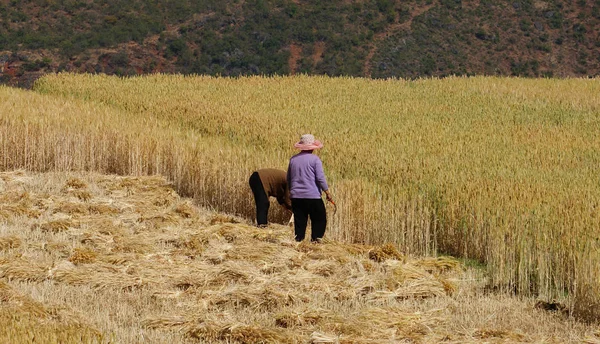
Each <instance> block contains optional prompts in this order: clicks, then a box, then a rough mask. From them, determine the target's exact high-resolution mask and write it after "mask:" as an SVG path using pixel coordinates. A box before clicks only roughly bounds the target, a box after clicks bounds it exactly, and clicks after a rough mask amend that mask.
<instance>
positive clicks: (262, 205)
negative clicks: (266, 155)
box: [249, 172, 270, 226]
mask: <svg viewBox="0 0 600 344" xmlns="http://www.w3.org/2000/svg"><path fill="white" fill-rule="evenodd" d="M249 184H250V189H252V194H254V203H256V224H257V225H258V226H266V225H267V217H268V215H269V205H270V203H269V196H267V193H266V192H265V188H264V187H263V185H262V182H261V181H260V177H259V176H258V172H254V173H252V175H251V176H250V180H249Z"/></svg>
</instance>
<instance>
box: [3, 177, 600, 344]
mask: <svg viewBox="0 0 600 344" xmlns="http://www.w3.org/2000/svg"><path fill="white" fill-rule="evenodd" d="M5 176H10V174H8V175H7V174H5ZM19 176H21V177H23V176H26V177H27V176H28V175H27V174H23V173H20V174H19ZM71 178H75V177H73V176H70V175H65V174H45V175H32V176H30V177H28V180H29V183H32V184H31V185H29V187H30V189H31V190H36V192H33V191H32V192H30V194H29V196H28V197H30V198H31V200H33V202H31V204H35V203H36V202H37V199H38V197H45V199H47V200H48V203H47V207H46V210H45V212H43V213H42V214H41V215H40V217H39V218H37V219H36V218H27V219H25V220H23V219H21V221H22V222H23V223H22V224H21V225H20V226H15V225H11V226H4V227H0V237H4V238H15V239H14V240H13V239H11V240H12V241H15V240H17V238H18V241H20V242H22V243H27V245H21V246H15V247H13V248H10V249H9V250H3V251H0V320H2V319H5V318H6V314H8V313H7V312H13V313H14V309H15V308H14V307H17V306H19V307H21V306H22V307H25V308H23V309H21V311H19V312H20V313H19V314H23V315H22V316H21V315H19V319H17V318H15V317H11V318H6V319H7V321H6V322H5V323H6V324H8V330H7V329H6V327H3V329H2V330H0V335H2V336H5V337H6V336H8V338H11V342H13V343H25V342H30V338H31V337H30V336H31V335H32V333H33V334H34V335H35V336H36V338H57V339H56V341H57V342H70V341H71V339H70V338H73V337H72V336H74V335H79V336H80V338H82V339H81V340H83V341H89V342H94V341H95V340H96V339H98V340H100V339H101V338H111V340H113V341H116V342H119V343H134V342H138V341H139V336H140V334H141V335H143V336H144V338H146V339H147V341H148V342H156V343H163V342H171V343H185V342H214V343H259V342H263V343H306V342H309V341H312V342H315V343H316V342H323V343H325V342H328V343H376V342H377V343H382V342H390V343H391V342H402V341H407V342H409V341H410V342H417V343H419V342H423V343H425V342H439V341H440V340H441V339H442V338H445V337H447V336H449V335H451V336H452V338H455V342H461V341H463V342H465V341H469V340H471V339H473V338H477V337H476V335H477V334H478V333H479V334H485V333H487V334H489V333H492V332H490V331H493V330H499V329H500V328H499V327H496V328H492V327H486V326H487V324H485V323H477V322H474V323H473V324H472V325H469V326H473V328H472V330H470V331H467V332H465V331H463V329H464V328H465V323H464V321H463V320H460V318H457V319H453V318H452V316H451V314H452V313H453V312H456V313H457V314H462V313H461V312H468V310H464V309H463V308H460V307H457V306H456V304H461V305H462V304H464V305H465V306H462V307H467V306H466V305H468V304H469V301H468V299H455V298H456V297H461V295H464V293H463V292H462V290H461V288H459V287H458V286H457V285H455V283H454V282H453V281H455V280H459V278H458V277H460V276H461V274H462V273H463V272H462V269H461V266H460V264H458V262H456V261H455V260H452V259H451V258H436V259H433V258H428V259H414V258H411V257H410V256H408V255H402V254H400V253H399V252H398V251H397V250H394V249H392V247H391V246H389V245H384V246H377V245H374V246H362V245H358V244H341V243H337V242H335V241H331V240H325V241H323V242H322V243H320V244H311V243H309V242H303V243H301V244H296V243H295V242H294V241H293V237H292V232H291V229H290V228H289V227H285V226H280V225H272V226H270V227H269V228H267V229H259V228H256V227H253V226H249V225H248V224H246V223H234V222H239V221H242V220H241V219H239V218H235V217H231V218H229V219H228V220H227V221H214V219H215V218H220V219H227V218H228V216H225V215H218V214H214V213H210V212H207V211H204V210H201V209H198V208H196V207H195V206H193V204H192V203H191V202H190V200H181V199H180V198H179V196H177V195H176V194H171V193H170V192H168V190H165V189H164V188H167V189H168V188H169V187H168V184H167V183H166V182H165V181H164V180H160V178H156V177H148V178H141V177H140V178H123V177H117V176H102V175H93V174H90V175H81V174H78V176H77V178H78V179H80V180H82V181H83V182H84V183H85V184H86V185H87V188H88V190H89V191H90V192H91V193H92V199H93V200H94V201H97V202H105V203H106V204H112V205H113V206H114V207H116V208H117V209H119V212H117V213H113V214H110V215H107V214H100V213H98V212H88V213H85V214H81V215H80V216H79V217H78V221H79V226H78V227H77V228H70V229H68V230H66V231H56V232H54V231H41V230H39V228H38V227H36V226H35V225H34V224H35V223H47V222H48V221H49V220H50V219H51V218H52V217H53V216H56V214H55V212H54V210H55V209H57V208H58V207H59V205H60V204H63V202H64V201H65V198H69V197H71V195H69V194H68V193H64V192H62V191H61V188H60V186H59V187H52V185H54V184H57V185H64V183H65V181H66V180H69V179H71ZM9 179H10V178H9ZM15 179H16V178H15ZM36 180H37V181H36ZM42 180H46V181H42ZM48 180H50V181H51V180H55V181H56V182H55V183H48ZM146 181H147V184H145V183H146ZM19 183H20V184H19V185H20V186H19V187H21V186H22V185H23V181H22V180H21V182H19ZM25 184H27V182H25ZM152 185H154V186H152ZM157 185H161V186H160V187H156V186H157ZM4 187H5V188H6V189H7V190H12V188H16V187H17V186H16V184H11V181H10V180H9V181H8V182H7V184H6V185H4ZM123 188H127V189H130V190H145V191H143V192H140V193H136V192H131V193H121V192H119V191H120V190H122V189H123ZM152 190H155V191H156V194H153V193H152ZM37 192H39V194H38V193H37ZM165 194H170V195H171V196H169V199H170V201H169V202H155V201H154V200H160V199H165V198H164V195H165ZM48 195H50V196H51V197H47V196H48ZM108 195H112V196H113V197H114V198H110V196H108ZM70 202H75V203H76V201H75V200H73V199H71V200H70ZM78 202H81V204H84V203H86V202H85V201H83V200H79V201H78ZM180 205H181V207H182V208H183V209H187V210H188V211H183V212H173V209H177V208H178V207H179V206H180ZM156 214H169V216H170V217H169V218H170V220H169V221H167V222H156V223H154V224H153V225H152V226H147V225H144V223H143V221H142V222H140V221H139V219H146V218H151V217H152V216H155V215H156ZM189 214H192V216H190V215H189ZM132 219H133V220H132ZM50 243H53V245H54V246H56V247H58V245H60V246H61V247H62V248H61V250H60V251H59V252H57V251H56V250H54V249H48V247H49V246H50ZM373 251H378V252H379V251H381V252H388V254H390V253H391V255H389V257H388V259H386V260H383V261H381V262H379V260H382V259H381V257H382V256H381V255H378V256H377V259H376V260H374V258H375V257H371V258H373V259H370V258H369V257H370V256H371V255H370V254H369V252H373ZM396 258H400V260H398V259H396ZM19 290H22V291H23V292H21V293H19V294H15V293H17V292H18V291H19ZM454 291H456V292H455V293H454V294H453V292H454ZM15 295H17V296H15ZM18 295H21V296H18ZM28 295H31V296H28ZM431 299H435V300H436V301H435V302H432V306H431V307H429V308H428V307H426V306H425V302H426V300H431ZM15 300H16V303H15ZM50 302H58V304H53V303H50ZM61 302H62V305H61ZM482 302H483V301H482ZM445 305H451V307H446V306H445ZM529 311H535V308H534V307H533V305H532V307H531V308H530V310H529ZM478 312H479V313H481V312H482V311H481V310H478ZM519 312H528V311H527V309H525V310H523V309H519ZM442 313H443V315H442ZM74 314H85V316H86V317H85V319H83V318H81V317H78V316H76V315H74ZM486 314H487V315H486V316H485V317H483V318H484V319H494V317H495V315H494V314H495V311H494V310H490V311H489V313H486ZM479 318H482V317H478V319H479ZM9 319H10V320H9ZM23 319H26V321H25V320H23ZM48 319H50V320H51V323H48V322H47V321H48ZM83 320H85V322H84V321H83ZM2 321H3V320H2ZM456 321H458V322H460V323H461V326H457V327H453V324H454V322H456ZM461 321H463V322H461ZM3 323H4V322H3ZM24 323H27V324H29V325H31V326H34V325H35V324H39V323H44V325H43V326H37V327H36V329H35V330H32V331H34V332H23V324H24ZM548 323H550V324H555V325H554V326H557V328H561V327H559V326H560V324H558V325H557V320H556V319H554V320H552V318H546V319H545V320H543V324H548ZM77 324H79V325H77ZM84 324H87V325H84ZM538 325H539V324H538ZM475 326H476V327H475ZM545 326H547V325H545ZM564 326H568V328H569V329H570V330H569V331H573V328H576V327H577V326H581V325H573V323H569V324H566V325H564ZM530 328H531V329H538V328H543V326H537V325H536V326H530ZM563 328H564V327H563ZM94 329H97V330H94ZM531 329H530V330H529V331H531ZM561 329H562V328H561ZM486 330H487V331H488V332H476V331H486ZM2 331H4V332H2ZM7 331H8V332H7ZM461 331H462V332H461ZM578 331H579V332H577V333H576V334H573V333H571V334H568V331H564V330H562V331H560V330H556V331H554V332H553V333H552V335H551V336H555V337H556V338H559V339H560V340H562V339H567V340H565V341H568V340H571V341H575V340H572V339H569V338H583V337H584V333H585V331H589V330H588V329H586V328H584V327H581V328H579V330H578ZM507 333H508V332H507ZM515 333H516V332H515ZM524 333H527V330H525V331H524ZM565 334H567V335H565ZM544 335H545V336H546V337H545V338H547V337H548V335H547V334H544ZM561 336H562V337H561ZM590 336H592V335H591V334H590V335H588V337H590ZM1 338H3V337H0V339H1ZM494 338H495V337H494ZM494 338H492V339H494ZM507 338H508V337H507ZM590 338H592V337H590ZM489 339H490V338H485V339H481V338H480V340H481V341H488V340H489ZM52 340H54V339H52ZM52 340H50V341H49V342H52ZM560 340H558V341H560ZM472 341H473V340H472ZM475 341H476V340H475Z"/></svg>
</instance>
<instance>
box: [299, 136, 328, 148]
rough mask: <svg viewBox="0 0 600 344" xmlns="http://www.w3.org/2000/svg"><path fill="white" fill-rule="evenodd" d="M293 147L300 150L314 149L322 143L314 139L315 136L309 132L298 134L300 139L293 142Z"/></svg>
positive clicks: (321, 145) (321, 146)
mask: <svg viewBox="0 0 600 344" xmlns="http://www.w3.org/2000/svg"><path fill="white" fill-rule="evenodd" d="M294 147H296V148H298V149H300V150H315V149H321V148H323V144H322V143H321V141H319V140H315V137H314V136H313V135H311V134H304V135H302V136H300V141H298V142H296V143H295V144H294Z"/></svg>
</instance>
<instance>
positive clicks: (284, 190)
mask: <svg viewBox="0 0 600 344" xmlns="http://www.w3.org/2000/svg"><path fill="white" fill-rule="evenodd" d="M249 184H250V188H251V189H252V194H253V195H254V202H255V204H256V225H257V226H258V227H266V226H267V223H268V220H267V218H268V215H269V205H270V203H269V197H275V198H276V199H277V202H279V204H281V205H282V206H283V207H284V208H286V209H288V210H292V203H291V200H290V193H289V189H288V187H287V179H286V173H285V171H282V170H277V169H274V168H263V169H260V170H258V171H255V172H253V173H252V175H250V180H249Z"/></svg>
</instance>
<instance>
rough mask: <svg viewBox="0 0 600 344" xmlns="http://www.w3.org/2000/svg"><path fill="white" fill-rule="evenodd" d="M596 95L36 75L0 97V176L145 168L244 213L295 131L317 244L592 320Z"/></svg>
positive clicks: (215, 204) (286, 153)
mask: <svg viewBox="0 0 600 344" xmlns="http://www.w3.org/2000/svg"><path fill="white" fill-rule="evenodd" d="M599 91H600V82H599V80H597V79H569V80H556V79H536V80H531V79H511V78H494V77H476V78H447V79H439V80H438V79H431V80H416V81H407V80H367V79H354V78H328V77H308V76H294V77H247V78H213V77H201V76H192V77H184V76H174V75H153V76H145V77H136V78H125V79H123V78H117V77H108V76H102V75H73V74H59V75H50V76H45V77H44V78H42V79H40V80H38V82H37V83H36V85H35V87H34V92H33V93H31V92H23V91H17V90H11V89H2V91H1V92H0V97H2V102H1V104H2V105H1V106H2V108H1V109H0V111H1V113H2V122H1V127H0V147H2V150H3V154H2V157H1V159H2V160H1V161H0V168H1V169H2V170H11V169H25V170H28V171H41V172H42V171H98V172H102V173H114V174H120V175H155V174H159V175H163V176H165V177H166V178H167V179H168V180H169V181H171V182H172V183H173V185H174V186H175V189H176V190H177V191H178V192H179V193H180V194H181V195H184V196H188V197H192V198H193V199H194V200H195V201H196V202H197V204H198V205H200V206H204V207H209V208H212V209H215V210H219V211H224V212H227V213H230V214H235V215H238V216H242V217H246V218H249V217H251V216H252V213H253V204H252V200H251V198H250V193H249V190H248V187H247V178H248V176H249V175H250V173H251V172H252V171H253V170H254V169H256V168H259V167H277V168H282V169H284V168H285V167H286V165H287V160H288V159H289V157H290V156H291V155H292V154H294V150H293V148H291V147H292V144H293V143H294V142H295V141H296V140H297V139H298V138H299V136H300V135H301V134H303V133H307V132H310V133H313V134H315V136H316V137H317V138H319V139H321V140H322V141H323V142H324V144H325V148H324V149H323V150H321V151H319V152H318V154H319V155H320V157H321V159H322V160H323V163H324V167H325V172H326V174H327V176H328V178H329V181H330V184H331V188H332V191H333V194H334V197H335V199H336V202H337V204H338V210H337V212H336V213H335V214H333V212H331V213H330V222H329V225H328V230H327V234H326V237H328V238H330V239H332V240H337V241H341V242H346V243H362V244H371V245H378V244H383V243H388V242H389V243H393V244H394V245H395V246H396V247H398V248H399V249H400V250H401V251H402V252H404V253H406V254H410V255H425V256H427V255H429V256H431V255H436V254H440V253H441V254H450V255H453V256H457V257H465V258H471V259H475V260H478V261H481V262H485V264H486V267H487V271H488V273H489V279H490V280H489V285H490V286H491V287H493V288H497V289H500V290H505V291H511V292H517V293H519V294H520V295H533V296H537V297H540V298H542V299H545V300H552V299H558V300H561V301H565V302H567V303H568V304H569V305H570V306H569V307H570V308H571V312H572V313H573V314H576V315H577V316H578V317H581V318H585V319H590V320H594V319H597V318H598V316H599V314H600V308H599V307H600V299H599V297H598V295H600V275H599V272H598V269H597V266H598V263H599V260H600V254H599V253H600V252H599V242H600V241H599V236H600V233H599V229H598V228H600V227H599V219H600V214H599V212H598V208H597V207H598V201H599V200H600V183H599V182H598V176H597V172H596V167H597V166H598V163H599V162H600V154H599V153H598V152H599V149H600V136H599V135H598V134H597V128H598V127H599V123H598V122H599V121H600V116H599V109H600V106H599V105H600V99H599V98H598V97H597V94H598V93H599ZM274 210H275V212H274V214H273V216H272V220H273V221H275V222H277V221H280V222H281V221H283V220H284V219H285V218H286V215H287V214H285V213H284V212H282V211H281V210H279V209H274Z"/></svg>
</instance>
